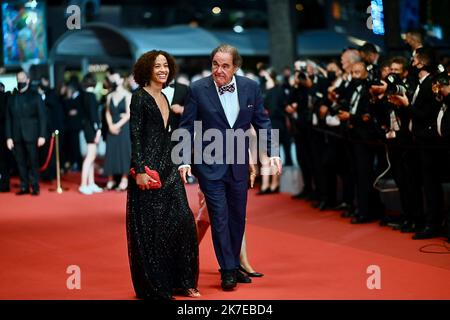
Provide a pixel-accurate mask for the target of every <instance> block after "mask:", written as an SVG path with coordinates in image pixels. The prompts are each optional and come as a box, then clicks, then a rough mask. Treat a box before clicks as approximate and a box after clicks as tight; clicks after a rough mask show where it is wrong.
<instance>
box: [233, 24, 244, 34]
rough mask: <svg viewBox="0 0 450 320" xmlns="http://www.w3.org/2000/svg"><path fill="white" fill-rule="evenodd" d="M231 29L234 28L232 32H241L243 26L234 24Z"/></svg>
mask: <svg viewBox="0 0 450 320" xmlns="http://www.w3.org/2000/svg"><path fill="white" fill-rule="evenodd" d="M233 30H234V32H236V33H241V32H243V31H244V28H243V27H242V26H240V25H235V26H234V28H233Z"/></svg>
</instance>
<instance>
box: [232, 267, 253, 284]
mask: <svg viewBox="0 0 450 320" xmlns="http://www.w3.org/2000/svg"><path fill="white" fill-rule="evenodd" d="M236 282H238V283H252V279H250V278H249V277H247V276H246V275H245V274H244V273H242V272H240V271H239V270H238V271H236Z"/></svg>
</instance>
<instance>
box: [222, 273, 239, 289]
mask: <svg viewBox="0 0 450 320" xmlns="http://www.w3.org/2000/svg"><path fill="white" fill-rule="evenodd" d="M221 274H222V277H221V278H222V283H221V286H222V289H223V290H224V291H231V290H233V289H234V288H235V287H236V284H237V279H236V272H235V271H234V272H233V271H223V272H221Z"/></svg>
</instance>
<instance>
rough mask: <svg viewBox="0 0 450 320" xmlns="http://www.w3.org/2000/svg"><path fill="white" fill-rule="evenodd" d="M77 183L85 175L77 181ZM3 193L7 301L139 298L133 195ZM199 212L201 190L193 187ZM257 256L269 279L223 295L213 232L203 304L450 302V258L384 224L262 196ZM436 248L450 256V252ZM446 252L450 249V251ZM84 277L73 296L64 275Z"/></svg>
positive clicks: (0, 229) (251, 244)
mask: <svg viewBox="0 0 450 320" xmlns="http://www.w3.org/2000/svg"><path fill="white" fill-rule="evenodd" d="M71 180H72V181H77V177H71ZM63 183H64V186H66V187H70V190H69V191H67V192H65V193H64V194H63V195H58V194H56V193H50V192H48V191H47V189H48V188H50V185H45V184H42V194H41V196H40V197H31V196H22V197H17V196H15V195H14V194H12V193H9V194H0V212H1V213H0V239H1V240H0V250H1V259H0V283H1V285H0V299H134V292H133V288H132V285H131V279H130V273H129V268H128V258H127V244H126V237H125V225H124V223H125V199H126V194H125V193H116V192H109V193H104V194H99V195H92V196H82V195H81V194H79V193H78V192H77V191H76V187H77V186H76V184H75V183H73V182H70V181H64V182H63ZM188 193H189V198H190V201H191V205H192V208H193V210H196V209H197V206H198V204H197V198H196V197H197V189H196V186H189V187H188ZM246 232H247V241H248V251H249V257H250V260H251V263H252V265H253V266H254V267H255V269H256V270H257V271H260V272H263V273H265V277H263V278H261V279H254V280H253V283H252V284H246V285H244V284H241V285H239V288H238V290H236V291H233V292H223V291H221V290H220V287H219V284H220V282H219V274H218V272H217V269H218V266H217V263H216V259H215V256H214V252H213V248H212V243H211V236H210V233H209V231H208V233H207V234H206V236H205V238H204V241H203V242H202V243H201V246H200V263H201V266H200V268H201V273H200V282H199V289H200V291H201V293H202V294H203V296H202V299H237V300H239V299H262V300H264V299H275V300H277V299H285V300H297V299H338V300H340V299H450V289H449V288H450V257H449V255H448V254H425V253H421V252H420V251H419V249H420V248H421V247H423V246H424V245H427V244H438V245H442V244H443V239H436V240H431V241H419V242H415V241H412V240H411V239H410V237H411V236H410V235H404V234H400V233H398V232H394V231H392V230H390V229H389V228H381V227H379V226H378V225H377V224H370V225H364V226H353V225H350V224H349V222H348V220H345V219H342V218H340V217H339V214H338V213H336V212H325V213H320V212H318V211H315V210H312V209H310V207H309V205H308V204H307V203H303V202H298V201H293V200H291V199H290V196H289V195H277V196H265V197H256V196H255V195H254V191H252V192H251V195H250V198H249V206H248V224H247V231H246ZM430 249H432V250H436V251H441V252H445V251H446V250H445V248H443V247H441V248H439V247H436V248H430ZM447 252H448V251H447ZM70 265H77V266H79V267H80V269H81V289H80V290H69V289H67V287H66V280H67V278H68V277H69V274H67V273H66V269H67V267H68V266H70ZM370 265H377V266H379V267H380V268H381V278H380V279H381V289H380V290H369V289H368V288H367V285H366V283H367V278H368V277H369V276H370V275H369V274H367V268H368V266H370Z"/></svg>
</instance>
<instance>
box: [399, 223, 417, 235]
mask: <svg viewBox="0 0 450 320" xmlns="http://www.w3.org/2000/svg"><path fill="white" fill-rule="evenodd" d="M398 230H400V232H401V233H414V232H416V228H415V226H414V223H413V222H412V221H404V222H403V224H402V225H401V226H400V228H399V229H398Z"/></svg>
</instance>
